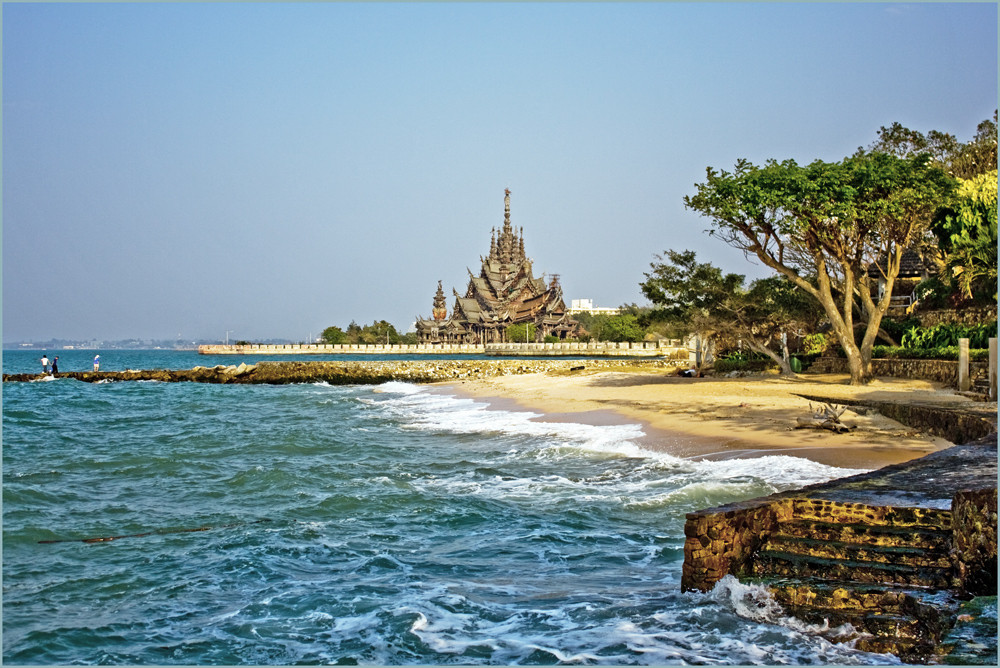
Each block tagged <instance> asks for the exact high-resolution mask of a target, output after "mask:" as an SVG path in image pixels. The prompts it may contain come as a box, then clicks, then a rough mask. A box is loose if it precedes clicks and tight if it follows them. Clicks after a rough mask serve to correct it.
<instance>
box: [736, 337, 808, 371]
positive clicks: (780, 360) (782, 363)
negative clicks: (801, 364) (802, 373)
mask: <svg viewBox="0 0 1000 668" xmlns="http://www.w3.org/2000/svg"><path fill="white" fill-rule="evenodd" d="M747 347H748V348H750V350H753V351H754V352H758V353H762V354H764V355H767V356H768V357H770V358H771V359H772V360H774V362H775V363H776V364H777V365H778V368H779V369H781V375H782V376H790V377H792V378H797V377H798V376H797V375H796V373H795V372H794V371H792V365H791V364H790V363H789V361H788V358H787V357H782V356H781V355H779V354H778V353H776V352H774V351H773V350H771V349H770V348H768V347H767V346H765V345H761V344H759V343H757V342H756V341H754V340H753V339H750V340H748V341H747Z"/></svg>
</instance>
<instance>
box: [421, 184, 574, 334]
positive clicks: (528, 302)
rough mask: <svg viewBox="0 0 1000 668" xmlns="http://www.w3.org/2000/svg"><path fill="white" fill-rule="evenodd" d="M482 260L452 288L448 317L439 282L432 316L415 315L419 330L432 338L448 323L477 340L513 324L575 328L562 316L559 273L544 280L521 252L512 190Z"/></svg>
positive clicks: (506, 193)
mask: <svg viewBox="0 0 1000 668" xmlns="http://www.w3.org/2000/svg"><path fill="white" fill-rule="evenodd" d="M480 260H481V264H482V266H481V267H480V271H479V274H478V275H476V274H473V273H472V271H471V270H469V283H468V286H467V287H466V290H465V294H464V295H460V294H459V293H458V292H457V291H455V290H453V293H454V295H455V304H454V307H453V308H452V313H451V316H450V318H447V320H446V321H442V319H440V318H438V315H439V314H440V313H441V310H440V309H441V299H442V297H441V287H440V282H439V284H438V296H435V300H434V307H435V310H434V320H425V319H422V318H417V331H418V334H420V335H421V336H424V337H432V335H433V333H434V332H436V331H440V329H441V328H443V327H445V326H446V325H450V324H451V323H455V324H456V325H459V326H460V328H461V330H462V331H463V332H467V333H468V336H469V337H471V338H476V337H478V338H479V339H480V340H485V339H490V340H493V339H492V338H491V337H496V336H503V335H502V333H501V334H497V330H498V329H501V328H505V327H507V326H508V325H512V324H517V323H526V322H528V323H535V324H536V325H545V326H546V328H547V329H553V328H556V329H558V330H559V331H560V332H563V333H565V332H569V331H573V330H575V329H576V328H578V324H577V323H576V321H575V320H572V319H571V318H569V317H568V316H567V315H566V306H565V304H564V303H563V299H562V288H561V287H560V286H559V281H558V276H554V277H553V280H552V281H551V282H550V283H548V284H547V283H546V281H545V278H544V277H542V278H535V276H534V274H533V272H532V263H531V260H530V259H529V258H528V257H527V255H525V252H524V228H520V229H519V230H517V231H515V229H514V226H513V225H512V224H511V221H510V190H505V191H504V220H503V226H502V227H501V228H500V230H499V231H498V230H497V229H496V228H493V229H492V230H491V231H490V252H489V255H487V256H486V257H480ZM557 325H558V327H556V326H557ZM450 329H451V331H456V328H454V327H452V328H450ZM484 337H485V338H484Z"/></svg>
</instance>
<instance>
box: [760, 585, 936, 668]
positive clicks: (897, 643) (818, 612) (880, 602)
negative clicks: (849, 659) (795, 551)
mask: <svg viewBox="0 0 1000 668" xmlns="http://www.w3.org/2000/svg"><path fill="white" fill-rule="evenodd" d="M767 584H768V587H769V589H770V591H771V594H772V595H773V596H774V599H775V601H777V602H778V603H779V604H780V605H781V606H782V609H784V610H785V611H786V612H787V613H788V614H791V615H793V616H795V617H796V618H798V619H801V620H803V621H806V622H807V623H811V624H816V625H821V626H824V625H825V626H827V627H828V628H829V629H830V630H831V631H832V630H834V629H839V628H841V627H843V625H844V624H850V625H851V626H852V627H853V628H854V629H855V631H856V632H857V633H858V635H857V636H856V637H855V638H852V640H854V642H855V647H857V648H858V649H861V650H863V651H868V652H878V653H885V652H892V653H893V654H896V655H897V656H900V657H903V658H904V660H912V661H916V662H920V663H923V662H925V661H924V659H925V658H926V657H927V656H928V655H930V654H932V653H933V652H934V649H935V647H936V645H937V643H938V642H939V641H940V639H941V637H942V636H943V635H944V634H945V633H946V632H947V631H948V629H949V628H950V627H951V624H952V623H953V619H952V618H953V614H952V613H951V610H953V609H954V603H955V601H954V599H953V597H952V596H951V594H949V593H948V592H942V591H936V590H928V589H922V588H914V587H903V586H893V585H876V584H871V585H865V584H859V583H857V582H843V581H834V582H829V581H823V580H816V579H813V578H804V579H796V580H788V579H778V580H773V581H769V582H768V583H767ZM836 640H838V641H843V640H844V638H842V637H840V638H837V639H836Z"/></svg>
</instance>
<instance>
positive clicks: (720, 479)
mask: <svg viewBox="0 0 1000 668" xmlns="http://www.w3.org/2000/svg"><path fill="white" fill-rule="evenodd" d="M375 391H376V392H379V393H381V394H385V395H389V396H387V397H384V398H382V399H379V400H371V399H369V400H368V402H367V403H368V404H369V405H370V406H373V407H376V408H377V409H379V410H381V411H384V413H385V414H386V415H388V416H390V417H392V418H393V419H395V420H397V421H399V422H400V424H401V426H402V427H403V428H404V429H413V430H419V431H430V432H447V433H454V434H483V435H489V434H498V435H504V436H511V437H524V438H525V441H524V444H521V445H518V446H516V447H515V449H514V453H515V455H516V456H535V457H538V458H540V459H559V458H562V457H579V456H590V457H594V456H597V457H608V458H632V459H642V460H645V461H644V463H643V464H641V466H647V465H651V466H659V467H661V468H662V469H663V470H662V471H660V473H661V474H662V475H665V476H668V477H673V476H675V475H677V474H678V473H683V472H689V473H691V474H692V480H691V482H692V483H693V484H696V485H701V486H709V487H710V486H712V485H713V484H714V485H718V486H720V487H725V488H733V487H739V486H750V487H756V486H757V485H758V483H760V482H766V483H767V484H769V485H770V486H771V487H772V488H773V489H771V490H763V493H765V494H766V493H770V492H773V491H778V490H780V489H789V488H792V487H801V486H804V485H810V484H814V483H818V482H823V481H826V480H830V479H832V478H840V477H845V476H849V475H854V474H857V473H863V472H864V469H847V468H838V467H833V466H827V465H824V464H820V463H817V462H813V461H810V460H808V459H804V458H802V457H792V456H787V455H769V456H763V457H748V458H740V459H726V460H701V461H689V460H683V459H681V458H678V457H675V456H672V455H670V454H667V453H664V452H659V451H653V450H649V449H647V448H644V447H643V446H642V445H641V440H642V438H643V436H644V435H645V434H644V432H643V430H642V426H641V425H639V424H623V425H590V424H582V423H575V422H546V421H544V420H540V419H539V418H543V417H544V416H543V415H541V414H539V413H534V412H530V411H508V410H491V409H490V408H489V406H488V404H486V403H484V402H481V401H476V400H473V399H466V398H459V397H455V396H452V395H446V394H438V393H432V392H430V391H428V390H427V389H426V388H423V387H420V386H417V385H413V384H409V383H401V382H391V383H385V384H383V385H380V386H378V387H377V388H376V390H375ZM649 473H652V471H650V472H649ZM643 484H644V485H645V484H649V483H648V481H647V482H644V483H643ZM754 491H756V492H760V491H762V490H757V489H755V490H754ZM695 492H697V490H694V489H692V490H689V491H688V493H695ZM669 493H671V494H679V493H680V494H683V493H684V492H680V491H679V490H671V491H670V492H669Z"/></svg>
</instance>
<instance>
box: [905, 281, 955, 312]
mask: <svg viewBox="0 0 1000 668" xmlns="http://www.w3.org/2000/svg"><path fill="white" fill-rule="evenodd" d="M954 291H955V290H954V289H953V288H952V287H951V286H950V285H948V284H947V283H945V282H944V281H942V280H941V277H940V276H931V277H930V278H925V279H924V280H922V281H920V282H919V283H918V284H917V287H915V288H914V289H913V296H914V297H916V299H917V300H918V301H919V302H920V304H921V306H922V307H925V308H931V309H938V308H944V307H945V306H947V305H948V297H950V296H951V294H952V293H953V292H954Z"/></svg>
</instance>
